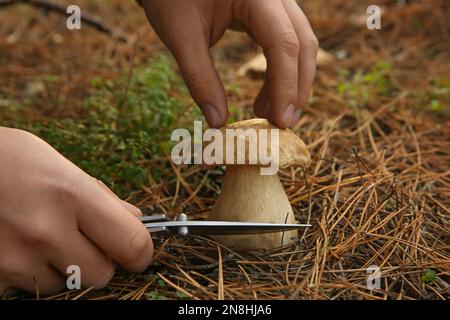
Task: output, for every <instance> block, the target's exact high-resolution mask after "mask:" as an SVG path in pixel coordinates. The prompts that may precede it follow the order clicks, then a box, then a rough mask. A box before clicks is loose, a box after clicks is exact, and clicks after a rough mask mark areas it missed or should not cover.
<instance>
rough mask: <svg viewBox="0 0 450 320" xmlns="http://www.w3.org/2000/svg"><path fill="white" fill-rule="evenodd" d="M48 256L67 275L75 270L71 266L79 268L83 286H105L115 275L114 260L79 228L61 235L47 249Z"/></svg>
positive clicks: (96, 287) (98, 287)
mask: <svg viewBox="0 0 450 320" xmlns="http://www.w3.org/2000/svg"><path fill="white" fill-rule="evenodd" d="M68 248H70V250H67V249H68ZM46 258H47V259H48V261H49V262H50V263H51V264H52V265H53V266H54V267H55V268H56V269H57V270H59V272H61V274H63V275H65V276H70V275H71V274H72V272H73V271H71V270H70V269H68V268H69V266H75V267H77V268H79V271H80V273H79V276H80V282H81V285H82V287H83V288H90V287H94V288H95V289H101V288H104V287H105V286H106V285H107V284H108V282H109V281H110V280H111V279H112V277H113V276H114V271H115V265H114V263H113V261H112V260H111V259H110V258H109V257H108V256H106V254H105V253H104V252H103V251H102V250H100V249H99V248H98V247H97V246H95V245H94V244H93V243H92V242H91V241H90V240H89V239H87V238H86V237H85V236H84V235H83V234H81V233H80V232H79V231H77V230H74V231H72V232H70V233H67V232H66V233H65V234H63V235H61V237H60V240H59V241H57V242H55V243H54V245H53V246H51V247H49V248H48V249H47V250H46ZM68 271H69V273H68Z"/></svg>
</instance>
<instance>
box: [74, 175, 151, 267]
mask: <svg viewBox="0 0 450 320" xmlns="http://www.w3.org/2000/svg"><path fill="white" fill-rule="evenodd" d="M74 197H75V199H74V201H75V203H76V204H77V205H76V208H75V211H76V215H77V220H78V225H79V228H80V230H81V231H82V232H83V233H84V234H85V235H86V236H87V237H88V238H89V239H90V240H91V241H92V242H93V243H95V244H96V245H97V246H98V247H100V248H101V249H102V250H104V251H105V252H106V253H107V254H108V255H109V256H110V257H112V259H113V260H114V261H116V262H118V263H119V264H120V265H121V266H123V267H124V268H126V269H128V270H130V271H143V270H144V269H145V268H146V267H147V266H148V265H149V264H150V262H151V259H152V256H153V243H152V239H151V237H150V234H149V232H148V231H147V229H146V228H145V227H144V225H143V224H142V222H140V221H139V220H138V219H137V218H136V217H134V216H132V215H130V214H129V212H128V211H127V210H126V209H125V208H124V207H123V206H122V205H121V204H120V203H119V202H118V201H117V200H116V199H114V198H113V197H111V196H110V195H109V194H108V192H107V191H105V190H104V189H103V188H101V187H100V186H99V184H98V183H95V182H94V181H93V180H92V179H91V177H89V176H87V175H83V176H82V177H80V181H79V182H78V191H77V192H76V194H75V195H74Z"/></svg>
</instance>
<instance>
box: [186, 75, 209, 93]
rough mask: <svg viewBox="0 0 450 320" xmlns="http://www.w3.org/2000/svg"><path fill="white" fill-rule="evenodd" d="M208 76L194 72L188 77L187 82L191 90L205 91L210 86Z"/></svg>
mask: <svg viewBox="0 0 450 320" xmlns="http://www.w3.org/2000/svg"><path fill="white" fill-rule="evenodd" d="M207 78H208V77H207V75H206V73H204V72H192V73H189V74H187V75H186V77H185V80H186V83H187V84H188V86H189V89H190V90H194V91H196V90H199V89H203V88H205V87H206V86H207V85H208V81H207Z"/></svg>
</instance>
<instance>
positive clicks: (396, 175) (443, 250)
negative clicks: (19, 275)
mask: <svg viewBox="0 0 450 320" xmlns="http://www.w3.org/2000/svg"><path fill="white" fill-rule="evenodd" d="M323 2H324V1H311V2H310V3H306V4H305V7H306V9H307V12H308V14H309V15H310V16H311V17H312V18H311V20H312V23H313V26H314V27H315V29H316V30H317V33H318V35H319V39H320V40H321V43H322V46H324V47H325V48H326V49H328V50H330V51H333V52H336V51H339V50H343V49H345V50H346V52H347V54H348V55H349V57H348V58H347V59H344V60H342V61H337V62H336V64H334V65H332V66H329V67H324V68H323V69H320V70H318V74H317V81H316V85H315V93H314V99H313V102H312V103H311V105H310V106H309V107H308V108H306V110H305V113H304V115H303V117H302V119H301V121H300V123H299V124H298V125H297V128H296V131H297V132H298V133H299V135H300V136H301V137H302V138H303V139H304V140H305V141H306V142H307V143H308V144H309V147H310V149H311V154H312V156H313V163H312V165H311V167H310V168H308V169H307V170H305V172H303V170H302V169H300V168H298V169H295V168H293V169H290V170H288V171H283V172H281V173H280V177H281V180H282V183H283V185H284V187H285V190H286V192H287V193H288V195H289V199H290V201H291V203H292V205H293V207H294V211H295V213H296V215H297V218H298V220H299V221H300V222H301V223H305V222H308V223H311V224H312V225H313V226H312V227H311V228H309V229H307V230H305V231H304V232H302V233H300V234H299V237H298V239H295V244H294V245H290V246H286V247H283V248H279V249H277V250H274V251H272V252H266V253H265V254H263V255H258V256H255V255H252V254H251V253H249V252H235V251H232V250H230V249H228V248H225V247H223V246H221V245H220V244H218V243H216V242H214V241H212V240H210V239H207V238H201V237H192V238H186V239H183V238H170V239H167V240H165V241H163V242H162V243H155V245H156V250H155V252H156V253H155V263H154V264H153V265H152V266H151V267H149V269H148V270H147V271H146V272H144V273H142V274H128V273H126V272H124V271H119V272H118V273H117V274H116V276H115V277H114V279H113V281H112V282H111V283H110V284H109V285H108V287H107V288H106V289H104V290H101V291H92V290H85V291H77V292H74V291H70V292H69V291H68V292H64V293H61V294H59V295H56V296H54V297H50V299H81V298H89V299H145V298H158V297H159V298H162V297H165V298H168V299H178V298H183V297H188V298H191V299H448V295H449V284H448V282H449V266H450V260H449V259H450V255H449V239H450V237H449V236H450V234H449V226H450V224H449V217H450V216H449V208H450V200H449V199H450V189H449V185H450V168H449V163H450V128H449V126H448V117H447V118H443V117H444V116H443V115H441V114H435V115H432V114H430V112H428V111H425V110H422V109H421V108H422V107H423V108H425V104H426V103H429V100H427V99H422V98H420V97H419V96H416V95H415V93H417V92H419V91H420V92H427V90H428V89H429V90H432V88H433V80H435V79H437V78H442V77H445V76H446V77H448V75H449V74H450V66H449V61H450V54H449V52H450V45H449V44H450V36H449V24H448V18H446V17H445V16H443V12H445V10H447V12H448V9H449V7H448V4H447V3H446V1H434V2H433V5H431V4H430V2H428V1H417V2H415V3H414V4H411V5H407V6H406V5H405V6H402V5H400V4H397V2H395V1H384V2H383V3H384V5H385V6H386V7H387V9H386V15H385V16H384V18H383V19H384V20H383V26H384V27H383V30H382V31H380V32H376V31H375V32H370V31H368V30H367V29H366V28H364V27H356V26H352V25H351V23H350V19H348V16H350V15H351V13H352V12H364V11H357V10H359V9H358V8H361V7H362V8H364V5H363V4H358V5H355V4H348V1H333V5H328V2H327V5H326V6H325V5H324V3H323ZM358 3H359V2H358ZM321 5H322V6H321ZM366 7H367V6H366ZM417 21H419V22H421V23H422V24H421V26H420V27H418V28H415V27H414V23H417ZM235 37H237V38H238V39H239V41H241V38H240V36H235ZM229 42H230V43H231V44H230V45H228V44H229V43H228V42H225V44H224V45H223V47H222V48H221V49H219V50H220V54H219V56H220V57H222V58H223V57H225V58H226V59H225V60H224V59H222V60H220V61H221V63H222V65H225V66H230V65H231V66H233V67H234V68H235V66H236V64H239V63H240V62H241V61H232V62H230V59H228V58H229V57H230V55H231V56H233V55H234V54H236V51H237V50H235V49H236V41H234V42H233V41H231V40H230V41H229ZM240 45H241V46H242V43H241V44H240ZM238 56H240V60H242V58H243V57H242V55H240V54H239V55H238ZM227 59H228V60H227ZM380 59H382V60H385V61H390V62H391V63H392V66H393V67H392V70H390V72H389V75H388V78H389V80H390V83H391V88H390V89H391V90H390V91H391V93H390V94H382V93H379V92H372V93H371V97H370V100H369V101H368V102H367V103H364V104H363V105H360V107H359V108H356V109H355V108H350V107H349V106H348V104H349V101H348V99H350V98H349V97H346V96H345V95H342V94H339V93H337V90H336V88H337V86H338V85H339V82H340V80H339V79H340V78H339V76H338V73H337V71H336V70H338V69H342V68H346V69H349V70H353V71H355V70H368V69H369V68H370V66H371V65H373V64H374V63H375V62H376V61H378V60H380ZM238 60H239V59H238ZM226 76H227V80H226V81H235V82H238V83H240V85H241V87H242V88H243V90H242V93H241V94H240V95H239V96H235V95H233V94H230V99H231V100H232V101H233V99H234V101H237V102H238V103H239V105H240V106H243V107H244V109H245V110H247V109H249V107H250V105H251V100H252V99H253V97H254V96H255V95H256V92H255V88H257V87H258V86H259V85H260V81H258V80H255V81H250V80H249V79H236V78H234V76H233V75H230V74H226ZM447 102H448V101H447ZM417 106H419V107H420V108H419V110H417ZM446 107H447V108H448V106H446ZM244 114H245V113H244ZM152 161H166V160H165V159H153V160H151V159H150V160H149V161H148V163H147V164H148V166H149V167H151V165H152ZM167 161H168V160H167ZM172 170H173V172H172V174H170V175H169V177H170V178H168V179H165V180H161V181H154V180H152V179H151V183H150V184H149V185H147V186H146V187H144V189H143V190H142V191H141V192H140V193H139V194H134V195H131V196H132V199H138V198H139V199H140V200H139V202H138V203H137V204H138V205H139V206H141V207H143V208H147V209H148V210H149V211H152V212H164V213H166V214H168V215H169V216H173V215H174V214H176V213H179V212H180V211H185V212H187V213H189V214H190V215H191V217H193V218H199V219H201V218H204V217H205V216H206V214H207V212H208V209H209V208H210V207H211V206H212V205H213V203H214V199H215V198H216V197H217V192H218V191H219V190H220V175H221V171H220V170H218V171H206V170H203V169H201V168H199V167H175V166H172ZM371 265H378V266H379V267H381V272H382V283H381V289H379V290H369V289H367V287H366V279H367V276H368V274H367V272H366V268H367V267H369V266H371ZM434 274H435V276H433V275H434ZM424 276H425V277H424ZM427 276H428V277H427Z"/></svg>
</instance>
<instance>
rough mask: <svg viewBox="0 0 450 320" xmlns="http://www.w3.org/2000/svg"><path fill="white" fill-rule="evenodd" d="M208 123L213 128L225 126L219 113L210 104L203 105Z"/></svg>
mask: <svg viewBox="0 0 450 320" xmlns="http://www.w3.org/2000/svg"><path fill="white" fill-rule="evenodd" d="M200 108H201V109H202V111H203V114H204V115H205V118H206V122H208V125H209V126H210V127H211V128H219V127H221V126H222V125H223V123H222V121H221V117H220V113H219V111H218V110H217V109H216V108H214V107H213V106H212V105H210V104H204V105H201V106H200Z"/></svg>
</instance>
